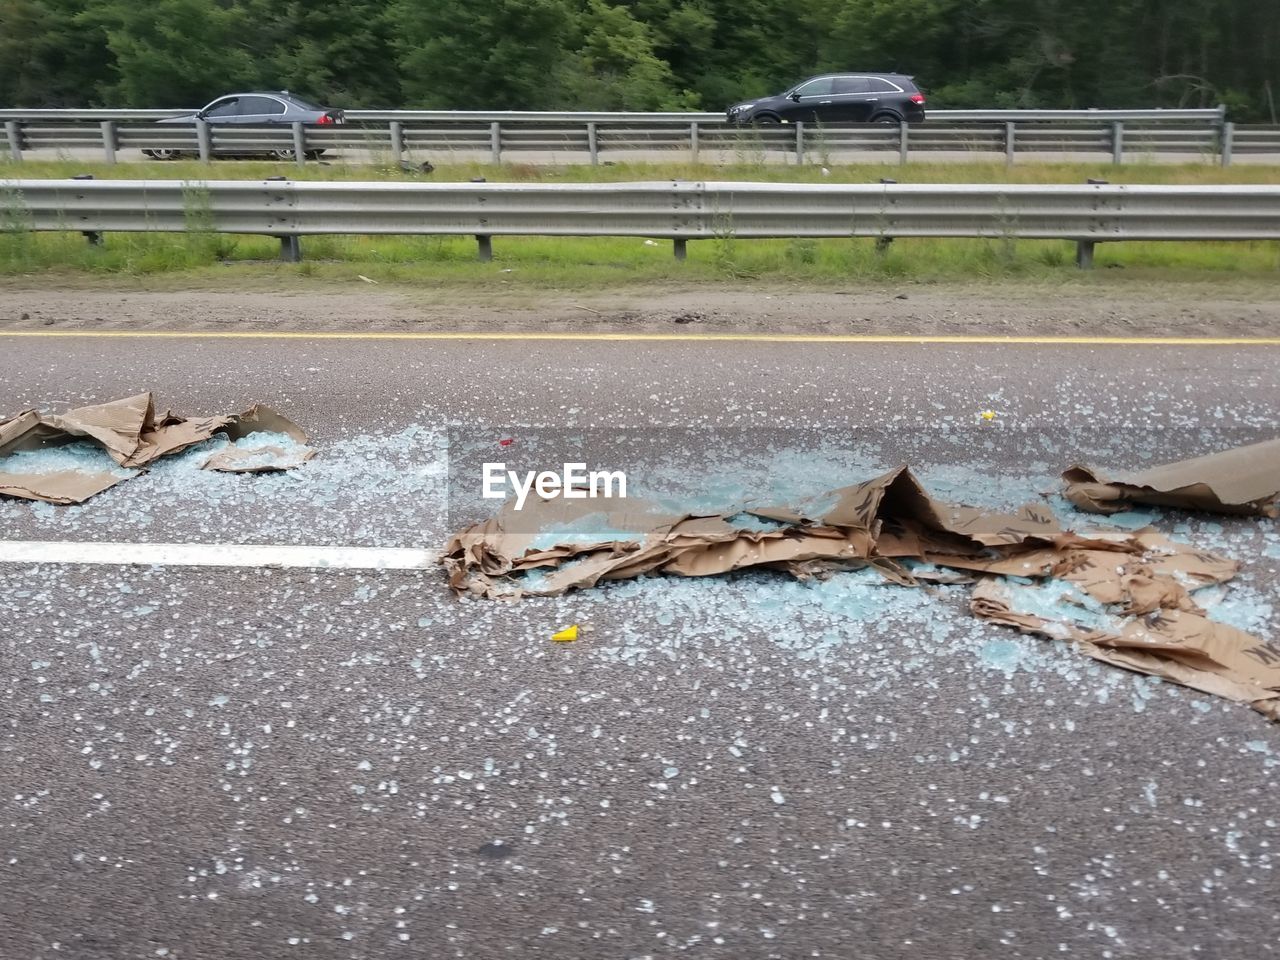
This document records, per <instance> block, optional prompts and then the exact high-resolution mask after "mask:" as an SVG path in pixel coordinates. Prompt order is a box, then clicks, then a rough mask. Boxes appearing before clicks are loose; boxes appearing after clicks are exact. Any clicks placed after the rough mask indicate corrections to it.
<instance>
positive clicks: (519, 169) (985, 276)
mask: <svg viewBox="0 0 1280 960" xmlns="http://www.w3.org/2000/svg"><path fill="white" fill-rule="evenodd" d="M76 173H93V174H94V175H95V176H97V177H99V178H103V179H106V178H112V177H114V178H135V177H149V178H155V179H184V180H199V179H201V178H207V177H211V178H218V179H231V178H235V179H249V178H253V179H256V178H261V177H266V176H279V175H286V176H291V177H297V178H299V179H302V178H306V179H327V180H334V179H361V180H372V179H378V180H401V179H404V180H408V179H420V178H421V179H429V180H431V181H441V182H443V181H451V180H453V181H458V180H461V181H465V180H468V179H470V178H471V177H473V176H485V177H487V178H488V179H489V180H490V181H493V182H499V181H542V182H575V181H576V182H581V181H595V182H606V181H617V180H660V179H661V180H665V179H673V178H678V179H690V180H700V179H721V180H734V179H739V180H769V181H787V182H800V181H815V182H832V181H835V182H868V181H870V182H874V181H876V180H878V179H879V178H880V177H881V176H888V177H892V178H893V179H896V180H897V181H898V182H900V183H926V182H927V183H937V182H949V183H959V182H971V183H980V182H988V183H990V182H1012V183H1081V182H1083V181H1084V180H1085V179H1087V178H1088V177H1101V178H1104V179H1109V180H1111V181H1112V182H1113V183H1122V182H1123V183H1280V167H1270V166H1247V167H1232V168H1228V169H1225V170H1224V169H1221V168H1218V167H1211V166H1178V165H1169V164H1153V165H1139V164H1133V165H1126V166H1123V167H1111V166H1109V165H1101V164H1100V165H1073V164H1061V165H1059V164H1040V163H1037V164H1024V165H1016V166H1014V167H1012V168H1006V167H1005V166H1004V165H1003V164H994V163H981V164H950V163H948V164H914V163H913V164H908V165H906V166H903V167H899V166H897V165H892V166H888V165H875V166H852V165H846V166H840V167H833V168H831V175H830V177H826V176H824V175H823V174H822V172H821V170H820V169H819V168H817V167H816V166H810V165H803V166H795V165H792V166H783V165H776V164H770V165H763V164H760V165H743V166H729V167H709V166H693V165H689V164H671V165H663V166H657V165H622V164H619V165H616V166H599V167H591V166H575V167H549V166H547V167H544V166H526V165H518V164H513V165H504V166H501V167H492V166H482V165H457V166H447V167H441V168H439V169H437V170H436V171H435V173H434V174H431V175H429V176H428V177H421V175H417V176H415V175H413V174H408V173H405V172H403V171H402V170H400V168H399V167H398V166H397V167H389V166H383V167H369V166H359V167H347V166H344V165H341V164H331V165H322V164H314V163H310V164H308V165H307V166H306V167H305V168H298V167H296V166H293V165H291V164H287V163H258V162H240V161H220V162H218V163H217V164H216V165H214V166H212V167H205V166H202V165H201V164H199V163H194V162H178V163H147V164H119V165H116V166H114V167H110V166H106V165H101V164H99V165H94V164H86V163H79V162H66V161H53V162H49V161H41V162H30V161H28V162H24V163H21V164H8V165H0V185H2V184H3V179H4V178H12V177H15V176H17V177H22V178H41V179H43V178H61V177H69V176H71V175H73V174H76ZM192 196H193V198H195V199H193V206H192V211H191V215H190V216H189V217H188V220H189V223H190V224H191V226H192V227H193V228H195V229H194V232H191V233H188V234H127V233H112V234H108V235H107V236H106V237H105V238H104V243H103V244H102V245H101V246H93V245H90V244H89V243H87V242H86V240H85V239H84V238H83V237H82V236H80V235H79V234H78V233H66V234H51V233H40V234H34V233H30V232H27V231H24V230H22V229H21V223H20V218H17V217H15V216H13V215H9V216H6V214H5V211H3V210H0V276H9V277H44V278H50V277H58V276H60V277H64V278H73V277H97V278H101V279H105V278H107V277H120V278H122V279H130V278H133V279H137V278H153V277H161V276H165V277H168V278H169V279H171V280H182V281H185V282H190V283H201V282H205V281H212V280H213V279H214V278H218V279H221V280H224V281H225V280H226V279H227V278H228V276H230V275H234V276H235V277H237V279H238V280H241V281H243V280H249V279H253V278H261V279H268V278H270V279H272V280H275V281H279V280H283V279H288V278H294V279H301V278H310V279H313V280H333V281H347V280H355V279H357V278H358V277H360V276H364V277H368V278H370V279H372V280H376V281H379V282H392V283H396V282H398V283H406V284H414V285H418V286H422V287H425V288H437V289H443V288H455V289H458V290H462V289H465V290H468V291H512V290H519V289H544V290H549V289H563V290H590V289H593V288H601V287H618V286H626V285H634V284H643V283H661V284H667V285H670V284H675V283H720V282H726V281H731V282H733V283H736V284H751V283H760V284H761V285H764V284H775V283H779V282H795V283H803V284H806V285H810V286H815V287H823V286H826V287H837V286H841V285H846V284H849V283H855V282H856V283H872V282H885V283H892V282H895V281H900V280H907V279H909V280H913V281H919V282H935V281H937V282H942V281H948V282H954V281H990V280H997V279H1015V280H1016V279H1034V280H1048V281H1053V280H1060V281H1063V282H1083V279H1084V278H1083V277H1082V275H1081V274H1080V273H1079V271H1077V270H1076V269H1075V266H1074V245H1073V244H1071V243H1069V242H1065V241H1012V240H924V239H921V240H911V239H899V240H897V241H895V242H894V243H893V244H892V245H891V246H890V247H889V248H888V249H887V250H884V251H879V250H877V249H876V245H875V242H874V241H873V240H864V239H858V240H853V239H843V240H842V239H832V240H741V239H737V238H734V237H731V236H726V237H721V238H716V239H708V240H701V241H694V242H690V243H689V258H688V260H687V261H686V262H684V263H678V262H676V261H675V260H674V258H673V257H672V252H671V244H670V243H669V242H667V241H660V242H649V243H646V242H645V241H643V240H639V239H625V238H624V239H575V238H546V237H510V238H507V237H495V238H494V241H493V245H494V260H493V262H492V263H480V262H478V261H477V260H476V248H475V242H474V241H473V240H472V239H471V238H469V237H457V238H453V237H378V238H371V237H304V238H303V240H302V249H303V255H304V257H305V260H304V262H303V263H301V264H282V263H280V262H279V260H278V257H279V243H278V241H276V240H273V239H271V238H268V237H259V236H233V235H223V234H216V233H213V232H211V231H208V230H202V229H199V228H200V226H201V225H202V223H203V222H204V220H205V219H206V217H205V216H203V215H202V211H201V210H200V209H199V204H198V202H197V201H198V196H199V194H198V191H193V193H192ZM1096 265H1097V267H1098V270H1097V271H1096V272H1095V276H1100V275H1103V272H1104V271H1105V275H1106V276H1107V277H1108V278H1112V277H1114V278H1117V280H1119V279H1120V278H1124V279H1125V280H1127V279H1128V278H1131V277H1132V278H1141V279H1143V280H1147V281H1153V282H1161V283H1163V282H1188V281H1209V282H1213V281H1220V280H1224V279H1231V278H1236V279H1246V278H1253V279H1258V280H1267V281H1273V280H1274V277H1275V274H1276V272H1277V271H1278V270H1280V243H1277V242H1270V241H1266V242H1262V241H1258V242H1247V243H1118V244H1100V245H1099V246H1098V248H1097V255H1096ZM1109 268H1110V269H1109Z"/></svg>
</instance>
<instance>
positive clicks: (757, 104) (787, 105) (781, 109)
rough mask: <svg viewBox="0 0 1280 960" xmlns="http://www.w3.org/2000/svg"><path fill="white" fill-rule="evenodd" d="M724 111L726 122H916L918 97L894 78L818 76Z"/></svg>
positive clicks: (920, 115) (920, 111)
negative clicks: (783, 91)
mask: <svg viewBox="0 0 1280 960" xmlns="http://www.w3.org/2000/svg"><path fill="white" fill-rule="evenodd" d="M725 112H726V115H727V116H728V118H729V122H730V123H795V122H796V121H797V120H804V121H806V122H808V121H814V120H817V121H821V122H823V123H901V122H902V121H903V120H905V121H907V123H920V122H921V121H923V120H924V94H922V93H921V92H920V90H919V88H918V87H917V86H916V85H915V84H914V83H912V82H911V77H907V76H903V75H902V74H899V73H824V74H823V75H822V76H820V77H810V78H809V79H808V80H802V81H800V82H799V83H797V84H796V85H795V86H794V87H792V88H791V89H790V90H788V91H787V92H786V93H780V94H778V95H777V96H773V97H762V98H761V99H759V100H748V101H745V102H743V103H735V104H734V105H733V106H731V107H730V108H729V109H728V110H727V111H725Z"/></svg>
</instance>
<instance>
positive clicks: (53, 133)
mask: <svg viewBox="0 0 1280 960" xmlns="http://www.w3.org/2000/svg"><path fill="white" fill-rule="evenodd" d="M35 113H45V114H49V115H51V116H50V117H48V118H43V119H41V118H36V117H34V116H33V114H35ZM103 113H104V114H108V113H109V114H113V115H116V118H114V119H113V118H106V119H94V120H87V119H81V118H82V117H84V116H85V113H84V112H83V111H72V112H71V113H70V117H69V118H68V117H66V116H65V115H64V118H61V119H58V118H53V117H52V115H54V114H58V111H0V119H3V118H4V117H5V115H7V114H22V115H23V117H25V119H18V118H15V117H9V118H8V119H3V122H4V133H5V137H4V141H5V144H6V146H7V151H8V154H9V156H10V158H11V159H13V160H21V159H22V157H23V156H24V154H25V153H26V152H29V151H37V152H39V151H61V152H64V153H65V152H67V151H77V150H81V151H83V150H100V151H101V152H102V156H103V159H104V160H106V161H107V162H108V163H114V162H115V161H116V159H117V157H118V154H119V152H120V151H121V150H135V149H136V150H141V151H151V152H155V151H161V152H164V153H165V154H166V155H174V154H178V155H184V156H191V157H199V158H200V159H201V160H203V161H206V162H208V161H211V160H213V159H215V158H216V157H218V156H220V155H245V154H258V155H262V154H275V155H276V156H279V157H281V158H285V159H290V158H291V159H295V160H296V161H297V162H298V163H304V162H305V161H306V159H307V157H308V155H311V156H317V155H318V154H320V153H321V152H334V151H346V152H347V153H348V154H351V153H353V152H355V153H361V154H363V155H364V158H365V159H368V158H369V156H370V155H372V156H374V157H377V156H382V157H387V158H395V159H399V158H401V157H404V156H406V155H409V156H412V155H414V154H418V155H422V154H423V153H428V154H430V155H432V156H436V157H438V155H439V154H440V153H443V152H447V153H451V154H457V153H461V154H467V155H470V157H469V158H474V157H475V156H477V155H478V156H481V157H487V158H488V159H489V161H490V162H492V163H500V162H502V160H503V157H504V156H506V155H508V154H512V153H518V154H521V155H523V156H524V157H525V158H531V157H533V156H534V155H535V154H541V155H543V156H544V157H545V156H547V155H550V157H551V158H552V159H553V160H556V161H563V160H566V159H569V160H571V159H574V157H575V155H576V156H581V157H582V158H584V159H585V160H587V161H588V162H590V163H593V164H594V163H599V162H601V158H602V155H604V156H611V155H612V156H617V155H624V154H626V153H634V152H635V151H641V150H644V151H670V152H675V151H683V152H686V153H687V155H688V156H689V158H690V159H692V160H694V161H695V162H696V161H698V160H700V159H703V158H704V157H705V156H706V155H708V154H711V155H714V154H719V156H720V158H721V159H725V158H730V159H732V158H737V159H739V160H752V161H754V160H764V159H769V158H775V159H778V158H794V160H795V161H796V162H804V161H805V160H806V159H821V160H829V159H831V158H832V157H834V156H840V155H847V154H849V153H865V152H872V153H889V154H896V155H897V157H898V159H899V161H900V162H906V161H907V160H908V159H909V156H910V154H911V153H912V152H915V153H921V152H924V153H932V154H935V155H936V154H938V153H940V152H951V153H961V154H966V155H975V156H981V155H984V154H992V155H996V156H1002V157H1003V158H1004V159H1005V161H1006V162H1007V163H1013V162H1015V160H1016V158H1017V157H1018V156H1020V155H1028V154H1037V153H1040V154H1043V153H1056V154H1086V155H1092V154H1097V155H1102V156H1105V157H1109V158H1110V160H1111V161H1112V162H1114V163H1122V162H1124V159H1125V156H1126V155H1130V156H1132V155H1134V154H1138V155H1148V154H1150V155H1156V154H1165V155H1170V154H1181V155H1184V156H1189V157H1194V158H1199V159H1202V160H1206V161H1213V162H1221V163H1223V164H1224V165H1225V164H1228V163H1230V162H1231V157H1232V152H1233V142H1234V137H1235V130H1234V127H1233V125H1232V124H1230V123H1226V122H1224V121H1223V119H1222V118H1223V114H1222V111H1221V110H1165V111H1160V110H1148V111H1103V110H1098V111H1092V110H1085V111H1061V110H1017V111H950V112H948V111H934V112H933V113H931V114H930V119H929V121H928V122H926V123H923V124H917V125H911V126H909V125H907V124H905V123H904V124H883V123H875V124H842V125H826V124H815V123H795V124H779V125H775V126H763V127H738V126H734V125H732V124H729V123H727V122H726V121H725V119H724V117H723V116H721V115H720V114H607V113H598V114H545V113H517V112H507V113H503V114H495V113H477V112H463V111H434V112H433V111H353V112H352V113H350V114H348V117H349V118H351V119H352V122H349V123H346V124H340V125H331V126H304V125H302V124H292V125H290V126H285V125H275V126H258V127H249V126H232V125H211V124H208V123H206V122H204V121H199V120H196V121H192V122H191V123H189V124H156V123H155V122H154V120H146V119H141V118H136V117H132V118H128V119H121V118H119V115H120V114H122V113H128V112H127V111H104V112H103ZM133 113H150V112H149V111H134V112H133ZM995 117H998V118H1000V119H998V120H994V119H992V118H995ZM388 118H392V119H388ZM1241 143H1242V146H1241V147H1240V149H1239V151H1238V152H1241V153H1253V154H1262V153H1267V152H1271V148H1272V146H1273V143H1274V141H1272V140H1269V139H1267V138H1266V137H1265V136H1264V135H1262V133H1261V132H1259V133H1257V134H1255V133H1254V132H1253V131H1252V129H1251V128H1250V130H1249V132H1247V134H1246V138H1245V139H1244V140H1242V141H1241Z"/></svg>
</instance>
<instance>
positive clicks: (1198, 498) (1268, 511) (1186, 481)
mask: <svg viewBox="0 0 1280 960" xmlns="http://www.w3.org/2000/svg"><path fill="white" fill-rule="evenodd" d="M1062 478H1063V480H1065V481H1066V491H1065V494H1066V497H1067V499H1068V500H1070V501H1071V502H1072V503H1073V504H1074V505H1075V506H1076V507H1078V508H1079V509H1081V510H1086V511H1088V512H1090V513H1116V512H1117V511H1120V510H1127V509H1128V508H1129V505H1130V504H1133V503H1147V504H1152V505H1153V506H1159V507H1180V508H1182V509H1186V510H1208V511H1211V512H1213V513H1234V514H1248V515H1254V516H1263V517H1280V439H1275V440H1264V441H1263V442H1262V443H1254V444H1250V445H1249V446H1245V447H1234V448H1232V449H1230V450H1222V451H1220V452H1218V453H1211V454H1209V455H1208V456H1204V457H1196V458H1194V459H1192V460H1180V461H1178V462H1177V463H1166V464H1162V465H1160V466H1157V467H1151V468H1150V469H1148V470H1140V471H1137V472H1135V473H1129V474H1119V475H1115V476H1111V475H1107V474H1104V473H1103V472H1102V471H1100V470H1094V469H1092V468H1090V467H1084V466H1075V467H1071V468H1070V469H1068V470H1066V471H1064V472H1063V474H1062Z"/></svg>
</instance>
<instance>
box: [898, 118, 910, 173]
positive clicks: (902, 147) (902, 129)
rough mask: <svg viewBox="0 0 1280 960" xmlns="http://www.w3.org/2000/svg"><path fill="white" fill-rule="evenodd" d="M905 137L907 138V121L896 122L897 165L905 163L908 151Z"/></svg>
mask: <svg viewBox="0 0 1280 960" xmlns="http://www.w3.org/2000/svg"><path fill="white" fill-rule="evenodd" d="M907 137H908V134H907V121H905V120H899V121H898V163H899V164H903V163H906V162H907V150H908V146H907V143H908V140H907Z"/></svg>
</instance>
